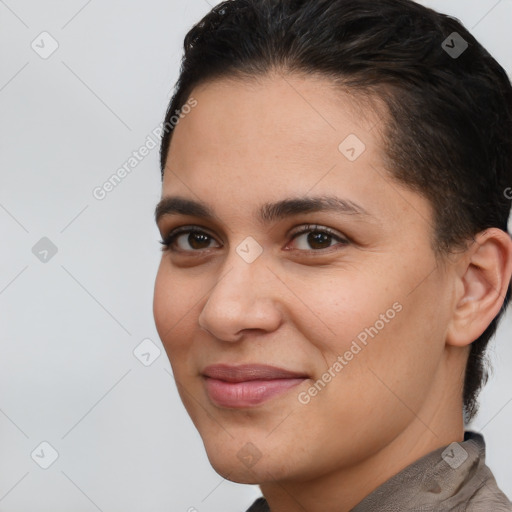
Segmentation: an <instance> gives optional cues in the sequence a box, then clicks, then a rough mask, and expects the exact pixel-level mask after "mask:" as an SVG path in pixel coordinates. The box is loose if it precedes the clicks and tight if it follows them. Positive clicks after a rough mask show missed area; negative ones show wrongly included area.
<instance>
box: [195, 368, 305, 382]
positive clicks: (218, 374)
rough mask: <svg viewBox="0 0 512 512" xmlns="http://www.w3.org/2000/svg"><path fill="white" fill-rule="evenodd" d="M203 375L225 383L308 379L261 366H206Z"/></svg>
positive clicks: (296, 374) (297, 374) (294, 373)
mask: <svg viewBox="0 0 512 512" xmlns="http://www.w3.org/2000/svg"><path fill="white" fill-rule="evenodd" d="M203 375H204V376H206V377H210V378H212V379H217V380H223V381H226V382H246V381H251V380H274V379H299V378H304V379H305V378H308V376H307V375H306V374H304V373H299V372H293V371H289V370H285V369H283V368H278V367H276V366H269V365H261V364H244V365H240V366H230V365H227V364H216V365H211V366H207V367H206V368H205V369H204V370H203Z"/></svg>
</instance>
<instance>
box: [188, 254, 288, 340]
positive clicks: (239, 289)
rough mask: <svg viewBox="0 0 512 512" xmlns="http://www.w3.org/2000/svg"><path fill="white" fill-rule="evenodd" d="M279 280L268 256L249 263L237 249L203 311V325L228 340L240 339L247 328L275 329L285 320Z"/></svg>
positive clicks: (224, 266) (259, 329)
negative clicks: (272, 269) (269, 265)
mask: <svg viewBox="0 0 512 512" xmlns="http://www.w3.org/2000/svg"><path fill="white" fill-rule="evenodd" d="M279 284H280V281H279V279H277V278H276V277H275V275H274V274H273V272H272V271H271V270H270V269H269V268H268V267H267V265H266V262H265V260H264V258H262V257H261V256H260V257H259V258H258V259H256V260H255V261H253V262H252V263H247V262H246V261H244V260H243V259H242V258H241V257H240V256H239V255H238V254H237V253H236V252H234V253H233V255H232V257H231V258H228V260H226V265H223V272H222V274H221V275H219V276H218V278H217V281H216V283H215V285H214V287H213V288H212V290H211V292H210V294H209V296H208V299H207V301H206V304H205V305H204V307H203V309H202V311H201V313H200V315H199V319H198V320H199V326H200V327H201V328H202V329H204V330H205V331H207V332H209V333H210V334H211V335H212V336H214V337H215V338H217V339H221V340H224V341H238V340H240V338H241V337H242V336H244V334H246V332H245V331H247V330H258V331H263V332H271V331H274V330H275V329H277V328H278V327H279V325H280V323H281V321H282V316H281V312H280V310H279V305H278V297H279ZM281 286H282V284H281Z"/></svg>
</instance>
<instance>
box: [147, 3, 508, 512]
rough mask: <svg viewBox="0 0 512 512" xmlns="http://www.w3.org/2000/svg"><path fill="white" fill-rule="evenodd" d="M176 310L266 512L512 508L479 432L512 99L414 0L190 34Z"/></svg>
mask: <svg viewBox="0 0 512 512" xmlns="http://www.w3.org/2000/svg"><path fill="white" fill-rule="evenodd" d="M165 123H166V124H165V127H166V130H165V133H164V136H163V139H162V146H161V165H162V178H163V190H162V200H161V202H160V203H159V205H158V206H157V208H156V220H157V224H158V227H159V230H160V232H161V234H162V242H163V245H164V252H163V255H162V261H161V264H160V268H159V272H158V275H157V279H156V284H155V297H154V314H155V321H156V325H157V329H158V332H159V335H160V337H161V339H162V342H163V344H164V346H165V348H166V351H167V354H168V356H169V359H170V362H171V365H172V368H173V372H174V376H175V379H176V383H177V386H178V390H179V393H180V396H181V398H182V400H183V403H184V405H185V407H186V409H187V411H188V413H189V414H190V416H191V419H192V421H193V422H194V424H195V426H196V427H197V429H198V431H199V433H200V435H201V437H202V439H203V442H204V445H205V448H206V452H207V455H208V458H209V460H210V462H211V464H212V466H213V467H214V469H215V470H216V471H217V472H218V473H219V474H220V475H222V476H223V477H224V478H227V479H229V480H232V481H234V482H240V483H250V484H259V485H260V488H261V490H262V493H263V495H264V498H260V499H259V500H257V501H256V502H255V503H254V504H253V506H252V507H251V508H250V509H249V510H250V511H257V510H260V511H268V510H271V511H272V512H290V511H308V512H316V511H320V510H321V511H337V512H344V511H349V510H354V511H356V512H368V511H374V510H375V511H377V510H379V511H392V510H393V511H395V510H397V511H398V510H415V511H418V510H431V511H434V510H439V511H441V510H443V511H445V510H450V511H451V510H471V511H480V510H481V511H484V510H485V511H488V510H491V509H492V510H494V511H511V510H512V504H511V503H510V501H509V500H508V499H507V497H506V496H505V495H504V494H503V493H502V492H501V490H500V489H499V488H498V486H497V484H496V481H495V479H494V477H493V475H492V473H491V471H490V470H489V468H488V467H487V466H486V465H485V443H484V439H483V436H482V435H480V434H477V433H475V432H470V431H465V425H466V424H467V423H468V422H469V421H470V420H471V418H473V417H474V415H475V413H476V411H477V407H478V403H477V396H478V392H479V390H480V388H481V386H482V383H483V382H484V378H485V367H484V365H483V362H482V361H483V359H482V358H483V354H484V351H485V348H486V345H487V343H488V341H489V339H490V337H491V336H492V335H493V334H494V332H495V330H496V327H497V323H498V320H499V319H500V317H501V315H502V314H503V312H504V309H505V307H506V305H507V303H508V300H509V297H510V281H511V274H512V241H511V238H510V235H509V234H508V232H507V219H508V216H509V213H510V206H511V198H512V193H511V192H512V188H511V187H512V87H511V84H510V81H509V80H508V78H507V76H506V74H505V72H504V71H503V69H502V68H501V67H500V66H499V65H498V64H497V62H496V61H495V60H494V59H493V58H492V57H491V56H490V55H489V54H488V53H487V52H486V51H485V49H484V48H483V47H482V46H481V45H480V44H479V43H478V42H477V41H476V40H475V39H474V37H473V36H471V34H470V33H469V32H468V31H467V30H466V29H465V28H464V27H463V26H462V25H461V24H460V23H459V22H458V21H457V20H455V19H453V18H450V17H448V16H445V15H442V14H439V13H436V12H435V11H433V10H430V9H427V8H425V7H423V6H420V5H417V4H415V3H414V2H412V1H410V0H382V1H380V2H374V1H371V0H299V1H293V0H232V1H228V2H223V3H221V4H220V5H218V6H216V7H215V8H214V9H212V11H211V12H210V13H209V14H208V15H207V16H206V17H205V18H204V19H203V20H202V21H201V22H200V23H198V24H197V25H196V26H195V27H193V28H192V30H191V31H190V32H189V33H188V34H187V36H186V38H185V55H184V59H183V63H182V68H181V73H180V77H179V80H178V83H177V85H176V90H175V94H174V96H173V98H172V100H171V103H170V105H169V108H168V111H167V116H166V120H165Z"/></svg>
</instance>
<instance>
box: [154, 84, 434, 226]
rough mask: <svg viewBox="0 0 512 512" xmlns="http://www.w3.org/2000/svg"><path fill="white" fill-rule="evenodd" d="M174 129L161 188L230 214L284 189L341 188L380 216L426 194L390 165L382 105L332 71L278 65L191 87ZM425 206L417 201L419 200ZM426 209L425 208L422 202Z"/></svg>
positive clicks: (321, 191) (290, 193)
mask: <svg viewBox="0 0 512 512" xmlns="http://www.w3.org/2000/svg"><path fill="white" fill-rule="evenodd" d="M190 97H191V98H193V99H194V100H195V101H196V102H197V105H196V106H195V107H194V108H193V109H192V110H191V111H190V112H189V113H187V114H186V115H184V116H183V117H182V119H180V121H179V123H178V125H177V126H176V127H175V129H174V133H173V137H172V139H171V144H170V148H169V152H168V158H167V164H166V169H165V171H164V186H163V196H168V195H180V196H182V197H188V198H189V199H195V200H199V201H201V202H203V203H209V204H211V205H213V204H215V206H216V209H217V208H218V209H219V211H217V213H219V212H221V214H222V212H223V213H225V214H226V216H231V217H233V216H237V215H241V213H242V212H243V211H247V212H249V211H250V212H251V215H252V212H254V211H256V209H257V208H258V207H259V206H260V205H263V204H265V203H267V202H269V201H279V200H280V199H282V198H284V197H298V196H305V195H315V196H316V195H325V194H333V193H334V194H336V195H338V196H339V197H343V198H344V199H348V200H351V201H353V202H355V203H358V204H360V205H362V206H363V207H364V208H366V209H367V210H368V211H369V212H370V213H372V214H376V215H380V216H386V215H388V216H394V217H396V215H397V213H398V212H397V210H400V212H401V213H403V210H404V209H407V203H409V206H410V203H411V201H412V202H413V203H415V202H418V201H420V202H421V201H422V198H421V197H420V196H419V195H417V194H415V193H413V194H412V196H411V197H409V198H407V199H406V200H404V197H405V196H406V195H407V194H408V193H409V194H411V192H410V191H402V192H401V196H400V194H398V195H397V190H398V189H399V188H400V185H398V184H395V185H394V186H390V184H389V183H390V181H391V177H390V175H389V173H388V172H387V170H386V169H385V167H384V145H383V137H382V135H381V133H382V126H383V121H382V119H385V117H384V116H383V114H382V112H381V111H379V110H378V109H377V108H375V107H374V105H375V103H374V104H373V105H372V106H371V105H370V103H369V102H363V101H361V97H360V96H359V97H358V95H355V94H352V93H350V92H346V91H344V90H343V89H340V88H336V87H335V86H334V85H333V83H332V82H330V81H329V80H327V79H325V78H323V79H322V78H319V77H303V76H291V75H286V76H285V75H282V76H279V75H273V76H270V77H264V78H260V79H258V80H251V81H244V80H232V79H229V80H217V81H213V82H208V83H205V84H203V85H201V86H200V87H197V88H196V89H194V90H193V91H192V93H191V95H190ZM418 208H420V209H421V208H423V209H424V210H425V208H426V210H428V207H425V205H423V206H420V207H419V206H417V205H413V209H415V210H418ZM425 215H428V214H427V213H426V211H425Z"/></svg>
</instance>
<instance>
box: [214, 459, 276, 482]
mask: <svg viewBox="0 0 512 512" xmlns="http://www.w3.org/2000/svg"><path fill="white" fill-rule="evenodd" d="M207 455H208V460H209V461H210V464H211V466H212V468H213V469H214V470H215V471H216V472H217V473H218V474H219V475H220V476H221V477H222V478H225V479H226V480H229V481H231V482H235V483H237V484H251V485H258V484H260V483H261V482H263V481H265V480H266V478H265V477H264V476H263V475H262V474H261V473H265V470H264V468H263V466H262V465H261V461H259V462H258V463H256V464H255V465H254V466H253V467H248V466H245V465H244V464H243V463H241V462H240V461H239V460H238V459H237V458H236V456H235V457H232V456H231V455H229V456H226V455H225V454H222V455H219V454H215V455H211V454H210V453H208V452H207Z"/></svg>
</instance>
